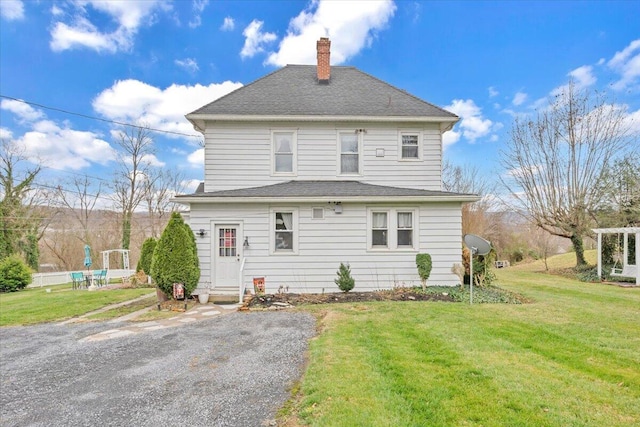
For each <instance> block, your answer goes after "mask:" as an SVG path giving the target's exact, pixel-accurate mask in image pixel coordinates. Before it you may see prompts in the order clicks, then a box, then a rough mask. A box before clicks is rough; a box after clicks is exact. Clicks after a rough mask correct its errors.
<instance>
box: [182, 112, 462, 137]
mask: <svg viewBox="0 0 640 427" xmlns="http://www.w3.org/2000/svg"><path fill="white" fill-rule="evenodd" d="M185 117H186V118H187V120H189V121H190V122H191V123H192V124H193V127H194V129H196V130H197V131H199V132H202V133H204V129H205V127H206V126H205V122H207V121H221V122H377V123H407V122H408V123H441V126H440V129H441V130H442V131H447V130H450V129H451V128H452V127H453V125H454V124H455V123H457V122H458V120H460V118H459V117H457V116H451V117H438V116H331V115H312V116H310V115H244V114H194V113H191V114H187V115H186V116H185Z"/></svg>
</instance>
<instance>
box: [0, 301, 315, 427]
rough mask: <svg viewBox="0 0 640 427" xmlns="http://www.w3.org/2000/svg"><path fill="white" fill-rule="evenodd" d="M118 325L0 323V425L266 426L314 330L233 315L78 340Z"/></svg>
mask: <svg viewBox="0 0 640 427" xmlns="http://www.w3.org/2000/svg"><path fill="white" fill-rule="evenodd" d="M117 326H118V325H117V324H116V325H114V324H113V323H110V324H106V323H90V324H79V325H65V326H61V325H56V324H46V325H38V326H30V327H9V328H0V364H1V365H0V374H1V376H0V425H2V426H243V427H244V426H263V425H269V424H270V422H271V420H273V419H274V418H275V414H276V411H277V410H278V408H279V407H280V406H281V405H282V404H283V403H284V402H285V401H286V400H287V398H288V397H289V391H288V390H289V387H290V386H291V385H292V384H293V383H294V382H295V381H296V380H297V379H299V378H300V375H301V373H302V369H303V365H304V353H305V351H306V349H307V343H308V340H309V339H310V338H311V337H312V336H313V335H314V334H315V321H314V318H313V317H312V316H311V315H308V314H305V313H293V312H252V313H239V312H236V313H230V314H225V315H223V316H219V317H216V318H212V319H207V320H203V321H198V322H196V323H191V324H189V325H185V326H180V327H174V328H168V329H162V330H158V331H151V332H145V333H140V334H136V335H130V336H127V337H122V338H115V339H111V340H106V341H99V342H78V340H79V339H81V338H84V337H86V336H88V335H92V334H95V333H98V332H101V331H103V330H107V329H111V328H114V327H117Z"/></svg>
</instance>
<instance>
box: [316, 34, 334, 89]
mask: <svg viewBox="0 0 640 427" xmlns="http://www.w3.org/2000/svg"><path fill="white" fill-rule="evenodd" d="M316 49H317V50H318V82H319V83H329V79H330V78H331V65H330V60H329V57H330V56H331V40H329V38H328V37H320V40H318V43H317V45H316Z"/></svg>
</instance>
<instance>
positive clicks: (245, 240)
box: [242, 236, 249, 249]
mask: <svg viewBox="0 0 640 427" xmlns="http://www.w3.org/2000/svg"><path fill="white" fill-rule="evenodd" d="M242 247H243V248H244V249H249V237H248V236H245V238H244V243H243V244H242Z"/></svg>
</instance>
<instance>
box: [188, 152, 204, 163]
mask: <svg viewBox="0 0 640 427" xmlns="http://www.w3.org/2000/svg"><path fill="white" fill-rule="evenodd" d="M187 161H188V162H189V163H191V165H192V166H193V167H199V168H202V167H204V148H200V149H198V150H196V151H194V152H193V153H191V154H189V156H187Z"/></svg>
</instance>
